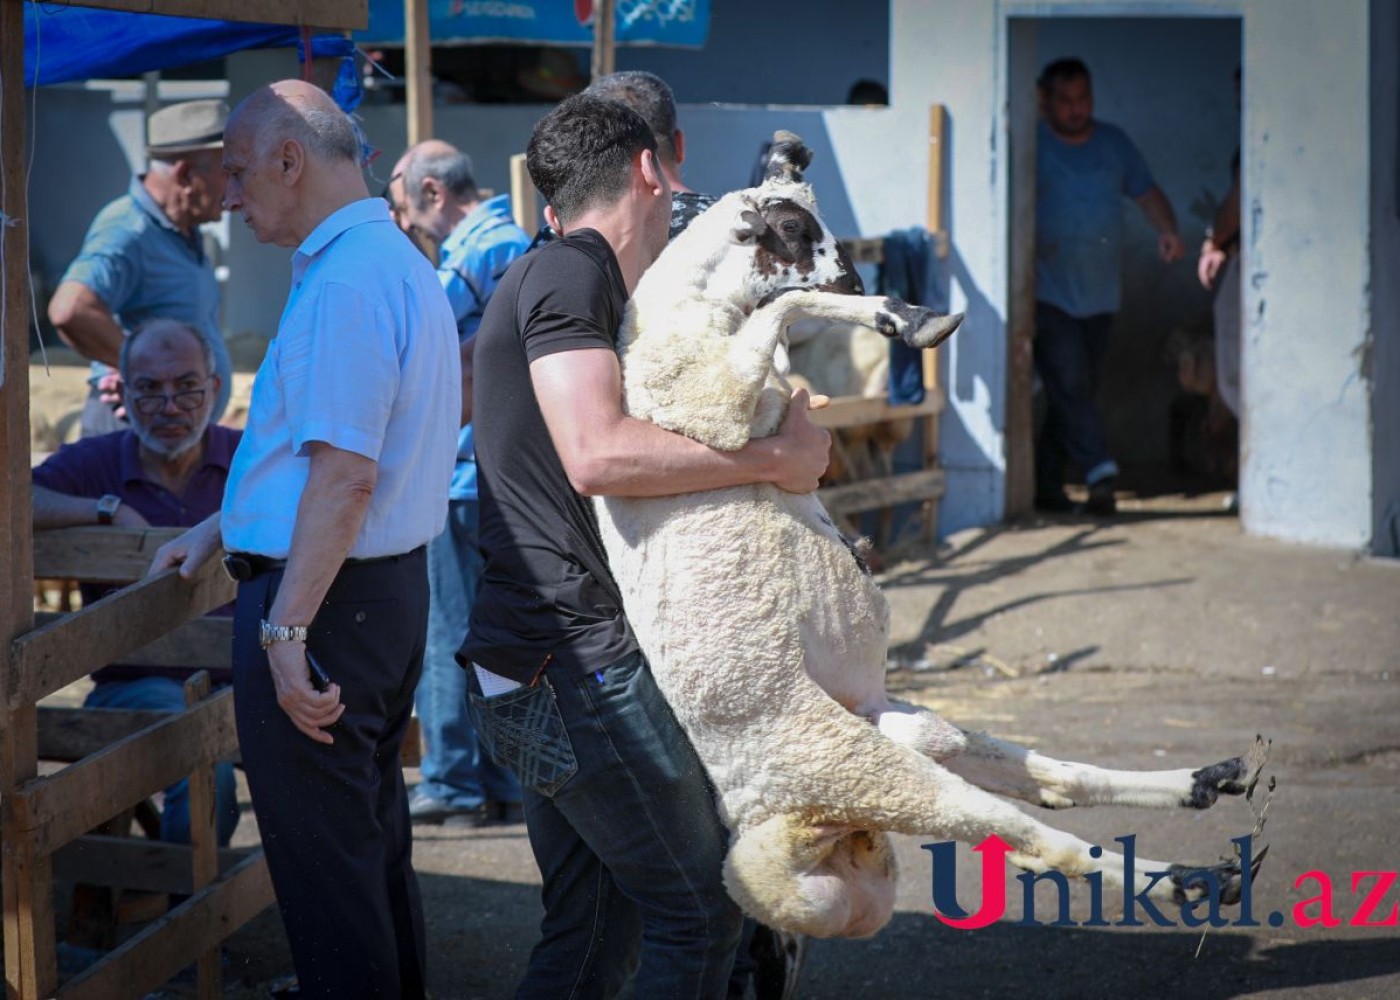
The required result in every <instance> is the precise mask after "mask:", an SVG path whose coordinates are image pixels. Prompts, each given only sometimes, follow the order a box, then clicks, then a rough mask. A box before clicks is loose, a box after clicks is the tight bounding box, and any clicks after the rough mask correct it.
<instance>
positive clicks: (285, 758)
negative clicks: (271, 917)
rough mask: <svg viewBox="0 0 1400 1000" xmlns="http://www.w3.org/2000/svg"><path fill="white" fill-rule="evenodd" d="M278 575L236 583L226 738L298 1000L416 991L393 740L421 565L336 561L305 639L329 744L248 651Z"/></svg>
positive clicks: (410, 659)
mask: <svg viewBox="0 0 1400 1000" xmlns="http://www.w3.org/2000/svg"><path fill="white" fill-rule="evenodd" d="M281 580H282V574H281V571H276V570H275V571H272V572H269V573H265V574H262V575H261V576H258V577H255V578H254V579H252V580H249V581H247V582H245V583H241V584H239V587H238V605H237V611H236V612H235V617H234V638H233V687H234V703H235V707H236V713H237V718H238V741H239V745H240V748H241V751H242V754H243V765H244V768H245V769H246V771H247V775H248V787H249V790H250V791H251V792H252V797H253V812H254V814H255V815H256V816H257V820H258V832H259V833H260V834H261V836H262V842H263V848H264V850H265V851H266V853H267V863H268V868H269V870H270V871H271V873H272V883H273V887H274V889H275V890H276V892H277V905H278V908H279V909H280V910H281V913H282V921H283V923H284V924H285V925H286V929H287V937H288V939H289V940H290V942H291V948H292V959H293V961H294V962H295V964H296V971H297V979H298V981H299V983H300V986H301V993H302V996H305V997H325V998H337V1000H340V998H345V997H393V998H399V997H403V998H412V997H422V996H423V995H424V935H423V913H422V905H421V903H420V901H419V897H418V883H417V880H416V879H415V877H414V874H413V867H412V863H411V857H410V855H411V849H412V838H411V831H410V827H409V820H408V798H407V795H406V794H405V792H404V783H403V772H402V770H401V766H400V764H399V748H400V746H401V745H402V744H403V738H404V732H405V730H406V727H407V725H408V718H409V715H410V713H411V712H412V710H413V691H414V688H415V687H416V686H417V684H418V676H419V674H420V672H421V671H422V666H423V645H424V634H425V631H426V629H427V615H428V576H427V563H426V559H425V557H424V552H423V550H422V549H421V548H420V549H417V550H415V551H414V552H411V553H408V554H406V555H402V556H397V557H394V558H391V559H385V560H374V561H371V562H364V563H346V565H345V566H344V567H342V569H341V571H340V572H339V574H337V576H336V578H335V581H334V583H332V584H331V588H330V590H329V592H328V593H327V594H326V599H325V601H324V603H323V604H322V606H321V609H320V611H319V612H317V615H316V620H315V622H313V623H312V627H311V632H310V636H309V639H308V643H307V645H308V648H309V649H310V650H311V652H312V653H313V654H314V655H315V657H316V659H317V661H318V662H319V663H320V665H321V666H322V667H323V668H324V669H325V672H326V673H327V674H328V675H329V676H330V678H331V680H332V681H334V682H335V683H337V684H339V685H340V691H341V695H340V696H341V700H342V701H343V702H344V704H345V706H346V710H345V714H344V715H343V716H341V718H340V721H339V722H337V723H336V724H335V725H334V726H333V727H332V728H331V730H330V733H331V735H332V736H334V737H335V743H333V744H331V745H329V746H327V745H325V744H321V743H316V742H313V741H312V740H310V739H308V738H307V737H305V736H303V735H302V734H301V733H299V732H298V731H297V730H296V729H295V728H294V727H293V726H292V723H291V720H289V719H288V718H287V716H286V714H285V713H283V711H282V709H281V708H280V707H278V704H277V695H276V692H275V691H274V689H273V684H272V677H271V674H270V672H269V668H268V663H267V655H266V653H264V652H263V650H262V649H260V648H259V646H258V641H257V637H258V622H259V620H260V619H262V618H264V617H266V615H267V611H268V609H269V608H270V607H271V606H272V602H273V599H274V598H275V597H276V594H277V588H278V586H279V585H280V583H281Z"/></svg>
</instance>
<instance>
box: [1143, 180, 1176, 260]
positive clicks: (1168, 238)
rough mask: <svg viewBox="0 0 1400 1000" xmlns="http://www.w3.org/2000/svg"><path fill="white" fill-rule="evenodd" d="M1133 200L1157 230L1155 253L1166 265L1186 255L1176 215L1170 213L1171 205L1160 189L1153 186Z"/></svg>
mask: <svg viewBox="0 0 1400 1000" xmlns="http://www.w3.org/2000/svg"><path fill="white" fill-rule="evenodd" d="M1133 200H1134V201H1136V202H1137V203H1138V207H1139V208H1141V209H1142V214H1143V215H1145V216H1146V217H1147V221H1148V223H1149V224H1150V225H1151V226H1152V228H1153V229H1155V230H1157V252H1158V253H1159V254H1160V255H1161V257H1162V260H1163V261H1165V262H1166V263H1168V264H1170V263H1171V262H1172V261H1174V260H1180V259H1181V257H1182V256H1183V255H1184V254H1185V253H1186V247H1185V246H1184V245H1183V244H1182V242H1181V234H1180V233H1179V232H1178V231H1177V228H1176V213H1175V212H1174V211H1172V203H1171V202H1170V201H1168V200H1167V196H1166V195H1165V194H1163V193H1162V189H1161V188H1159V187H1157V186H1156V185H1155V184H1154V185H1153V186H1152V187H1150V188H1148V189H1147V190H1146V191H1145V192H1143V193H1142V194H1140V195H1138V196H1137V197H1136V198H1134V199H1133Z"/></svg>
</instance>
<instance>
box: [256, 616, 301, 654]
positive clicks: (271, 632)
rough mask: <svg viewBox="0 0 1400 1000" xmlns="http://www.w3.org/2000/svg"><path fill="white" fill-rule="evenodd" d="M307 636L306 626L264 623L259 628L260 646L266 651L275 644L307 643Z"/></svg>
mask: <svg viewBox="0 0 1400 1000" xmlns="http://www.w3.org/2000/svg"><path fill="white" fill-rule="evenodd" d="M306 635H307V626H305V625H273V624H272V623H271V622H268V621H263V622H262V623H261V624H260V625H259V626H258V645H260V646H262V648H263V649H266V648H267V647H268V646H271V645H272V644H273V643H274V642H305V641H306Z"/></svg>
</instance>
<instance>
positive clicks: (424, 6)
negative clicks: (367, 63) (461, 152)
mask: <svg viewBox="0 0 1400 1000" xmlns="http://www.w3.org/2000/svg"><path fill="white" fill-rule="evenodd" d="M403 15H404V16H403V23H404V36H405V37H404V75H405V76H406V77H407V78H408V93H407V95H406V96H407V101H408V144H409V145H410V146H412V145H415V144H417V143H420V142H422V141H423V140H424V139H431V138H432V137H433V74H432V63H433V49H432V38H431V37H430V35H429V32H428V0H404V7H403Z"/></svg>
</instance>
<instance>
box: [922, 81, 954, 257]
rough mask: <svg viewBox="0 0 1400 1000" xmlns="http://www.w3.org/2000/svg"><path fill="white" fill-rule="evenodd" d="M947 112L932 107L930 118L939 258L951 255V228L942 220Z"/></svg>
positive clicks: (931, 205) (933, 225) (931, 207)
mask: <svg viewBox="0 0 1400 1000" xmlns="http://www.w3.org/2000/svg"><path fill="white" fill-rule="evenodd" d="M947 131H948V109H947V108H945V107H944V106H943V105H941V104H934V105H931V106H930V107H929V115H928V226H927V229H928V231H929V235H930V236H932V237H933V252H934V253H935V254H937V255H938V256H939V257H940V258H943V257H947V256H948V250H949V246H948V227H947V223H946V222H945V221H944V217H943V206H944V203H945V201H946V199H947V191H945V190H944V183H943V178H944V170H945V161H946V159H947V148H948V143H947V141H946V138H945V137H946V135H947Z"/></svg>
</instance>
